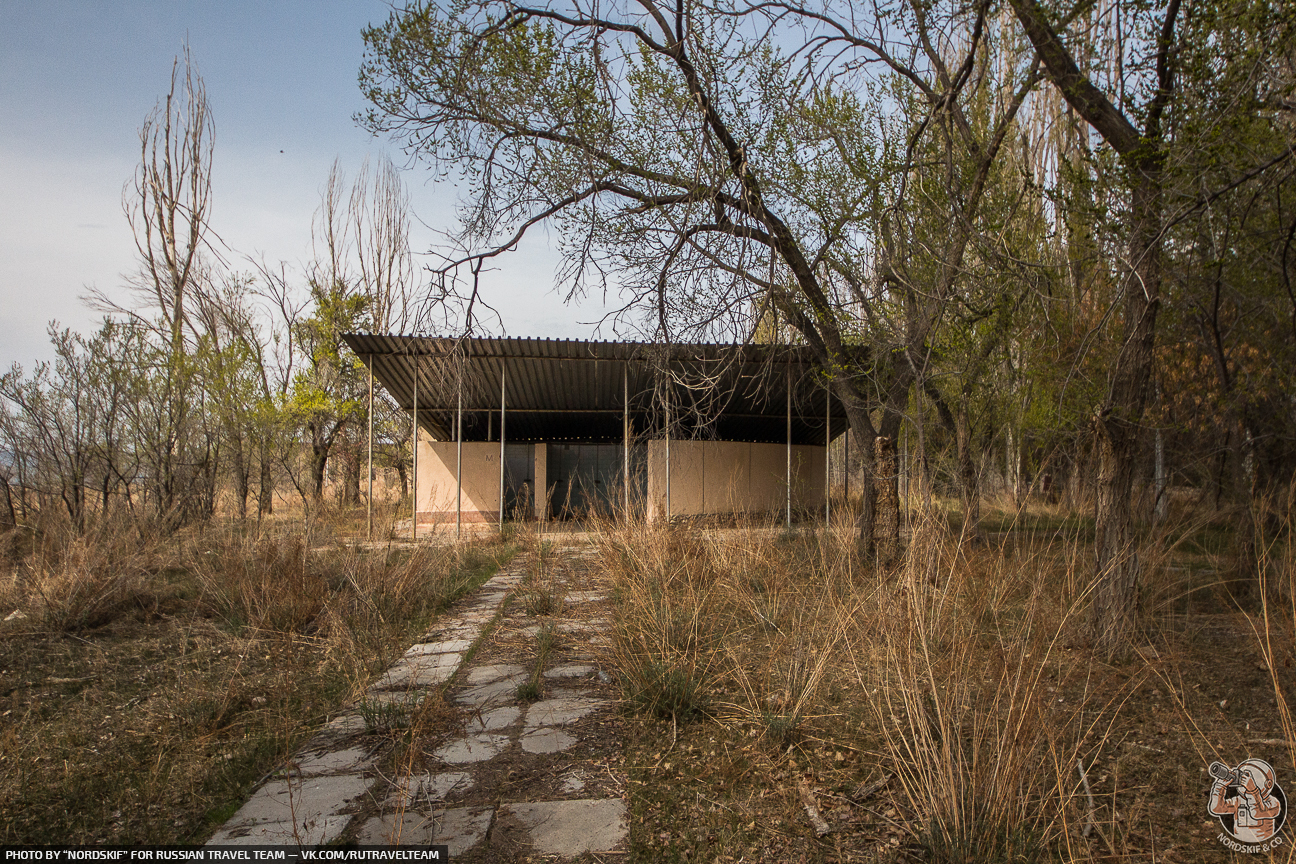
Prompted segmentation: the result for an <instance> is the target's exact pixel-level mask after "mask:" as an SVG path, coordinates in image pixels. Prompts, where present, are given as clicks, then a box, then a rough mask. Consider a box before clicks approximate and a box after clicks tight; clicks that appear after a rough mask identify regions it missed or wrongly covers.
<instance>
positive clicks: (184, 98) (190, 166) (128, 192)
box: [122, 45, 215, 354]
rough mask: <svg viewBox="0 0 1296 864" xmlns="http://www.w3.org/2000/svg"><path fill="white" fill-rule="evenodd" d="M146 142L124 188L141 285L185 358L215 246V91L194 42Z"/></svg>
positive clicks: (177, 65) (174, 70)
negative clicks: (186, 331)
mask: <svg viewBox="0 0 1296 864" xmlns="http://www.w3.org/2000/svg"><path fill="white" fill-rule="evenodd" d="M181 59H183V67H182V65H181ZM139 137H140V164H139V168H138V169H137V170H136V172H135V178H134V179H133V180H132V181H131V182H129V183H127V184H126V187H125V188H124V189H123V190H122V207H123V209H124V210H125V211H126V219H127V221H129V222H130V226H131V230H132V232H133V233H134V235H135V247H136V249H137V250H138V252H139V255H140V262H141V273H140V279H139V284H138V285H137V287H138V289H139V290H140V291H141V292H142V293H144V294H145V295H146V296H147V297H148V298H149V300H150V301H151V302H152V304H155V305H156V307H157V309H158V311H159V312H160V314H161V316H162V321H163V323H164V324H165V325H166V327H167V329H168V331H169V333H170V339H171V348H172V351H173V352H174V353H176V354H180V353H183V340H184V335H183V328H184V325H185V303H186V298H187V295H189V294H190V293H191V292H192V290H193V288H192V286H193V284H194V282H195V280H196V279H197V278H198V277H199V274H200V270H201V254H200V253H201V251H202V248H203V247H204V246H206V245H207V232H208V227H207V218H208V211H209V208H210V204H211V168H212V148H213V144H214V139H215V127H214V125H213V123H212V117H211V112H210V110H209V106H208V103H207V91H206V88H205V87H204V85H203V81H202V77H201V76H200V75H199V74H198V70H197V69H196V68H195V67H194V64H193V60H192V58H191V57H190V55H189V46H188V45H186V46H185V49H184V54H183V58H180V57H177V58H176V59H175V61H174V63H173V64H172V66H171V87H170V89H169V90H168V91H167V95H166V98H165V99H164V100H163V101H162V102H161V103H160V104H158V105H157V106H156V107H155V108H154V109H153V111H152V112H151V113H150V114H149V115H148V117H147V118H146V119H145V120H144V125H143V126H142V127H141V128H140V136H139Z"/></svg>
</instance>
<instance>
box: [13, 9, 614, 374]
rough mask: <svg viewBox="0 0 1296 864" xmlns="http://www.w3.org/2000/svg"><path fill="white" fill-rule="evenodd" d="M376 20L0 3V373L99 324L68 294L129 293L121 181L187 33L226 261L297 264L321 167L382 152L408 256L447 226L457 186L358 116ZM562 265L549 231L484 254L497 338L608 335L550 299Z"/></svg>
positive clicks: (284, 12) (130, 251) (303, 255)
mask: <svg viewBox="0 0 1296 864" xmlns="http://www.w3.org/2000/svg"><path fill="white" fill-rule="evenodd" d="M389 12H390V6H389V5H388V4H387V3H385V2H375V0H349V2H336V0H311V2H298V0H292V2H289V0H273V2H266V0H258V2H243V0H224V2H221V3H211V2H183V0H172V2H163V0H155V2H143V0H137V2H107V0H93V2H92V0H62V2H59V0H46V2H34V0H32V2H29V0H0V371H4V370H7V369H8V368H9V366H10V364H11V363H14V362H18V363H21V364H22V365H23V366H24V367H25V368H30V366H31V364H32V363H33V362H34V361H39V360H48V359H50V358H51V356H52V352H51V350H50V348H49V340H48V335H47V328H48V327H49V325H50V322H51V321H56V322H58V326H60V327H70V328H72V329H73V330H79V331H82V332H89V331H91V330H93V329H95V327H96V325H97V321H98V319H99V318H100V317H101V313H99V312H95V311H94V310H92V309H90V308H88V307H87V306H86V305H85V303H84V302H83V301H82V299H81V298H82V297H84V296H85V295H86V294H87V293H88V291H90V290H91V289H97V290H99V291H102V292H104V293H106V294H108V295H109V296H111V297H113V298H115V299H118V300H119V301H121V302H127V301H128V300H129V298H128V295H127V292H126V290H125V282H126V277H127V275H128V274H130V273H131V272H133V271H134V270H135V269H136V266H137V264H136V260H137V259H136V252H135V247H134V241H133V239H132V237H131V234H130V229H129V226H128V225H127V223H126V218H125V216H124V213H123V210H122V188H123V186H124V185H125V184H126V183H128V182H129V181H130V180H131V178H132V176H133V174H134V172H135V169H136V166H137V165H138V162H139V157H140V152H139V128H140V126H141V125H142V123H143V121H144V119H145V117H146V116H147V115H148V113H149V111H150V110H152V108H153V107H154V105H155V104H157V102H158V100H159V99H161V98H162V97H163V96H164V95H165V93H166V91H167V88H168V86H169V83H170V74H171V66H172V62H173V60H174V59H175V57H176V56H177V55H178V54H179V53H180V52H181V51H182V49H183V46H184V44H185V41H186V40H188V44H189V48H190V53H191V56H192V58H193V60H194V62H195V65H196V66H197V68H198V71H199V72H200V74H201V75H202V77H203V80H204V82H205V84H206V88H207V95H208V101H209V103H210V106H211V113H212V117H213V119H214V122H215V129H216V135H215V154H214V158H213V163H214V164H213V190H212V209H211V220H210V223H211V227H212V229H213V230H214V231H215V232H216V233H217V234H218V235H219V237H220V238H221V239H222V240H223V241H224V243H225V244H226V245H227V246H228V247H229V248H230V249H231V250H233V251H232V252H230V253H228V254H227V256H226V257H227V260H228V261H229V263H230V266H232V267H234V268H235V269H239V270H248V271H250V270H251V267H250V265H249V264H247V263H246V262H247V256H255V257H258V258H260V257H264V259H265V260H267V261H269V262H277V261H286V262H288V264H289V265H292V266H298V267H299V266H300V265H301V264H302V263H303V262H305V261H306V260H307V259H308V257H309V255H310V252H311V248H310V228H311V220H312V216H313V214H314V212H315V211H316V210H317V209H318V207H319V198H320V190H321V188H322V187H323V185H324V182H325V180H326V178H327V176H328V172H329V168H330V166H331V165H332V164H333V162H334V160H338V162H339V164H340V166H341V168H342V170H343V171H344V172H345V173H346V174H347V175H348V176H354V175H355V174H356V173H357V172H358V171H359V169H360V167H361V165H362V163H363V162H364V160H365V158H366V157H369V158H374V159H376V158H380V157H381V156H382V155H384V154H387V155H389V156H390V157H391V158H392V160H393V161H394V162H395V163H396V164H397V165H398V166H400V167H401V168H402V169H403V176H404V178H405V182H406V185H407V187H408V189H409V192H410V197H411V202H412V210H413V216H414V222H415V231H414V234H413V236H412V245H413V248H414V249H415V251H416V252H426V251H427V250H428V249H429V248H430V247H431V246H432V244H433V243H434V242H435V234H434V231H433V229H439V230H445V229H449V228H453V227H454V224H455V221H454V219H455V216H454V204H455V194H456V193H455V190H454V189H453V188H450V187H448V186H447V185H444V184H437V183H434V182H431V180H430V178H431V177H432V172H431V171H429V170H428V169H427V168H426V166H422V165H419V164H417V163H415V164H412V165H411V164H409V160H408V158H407V157H406V156H405V154H403V153H402V152H401V151H400V150H399V149H398V148H397V147H396V146H394V145H393V144H392V143H390V142H389V141H387V140H386V139H383V138H375V137H374V136H372V135H370V134H369V133H368V132H366V131H365V130H364V129H362V128H361V127H360V126H359V125H358V124H357V123H356V122H355V120H354V119H353V118H354V116H355V114H356V113H357V112H358V111H361V110H363V109H364V108H365V107H366V103H365V101H364V99H363V98H362V96H361V93H360V89H359V87H358V85H357V74H358V71H359V68H360V62H361V55H362V47H363V46H362V42H361V37H360V33H361V31H362V30H363V29H364V27H365V26H366V25H368V24H370V23H374V24H377V23H379V22H381V21H383V20H385V19H386V18H387V16H388V14H389ZM420 223H422V224H420ZM419 260H420V263H423V262H426V261H429V260H431V258H428V257H423V258H420V259H419ZM557 263H558V262H557V256H556V255H555V254H554V252H553V251H552V249H551V248H550V245H549V243H548V241H547V240H546V238H545V237H544V235H539V236H537V237H536V238H535V239H533V240H529V241H527V242H526V243H524V244H523V245H522V247H521V248H520V249H519V250H518V251H516V252H514V253H510V254H509V255H507V256H504V257H503V258H501V259H496V261H495V268H496V269H495V271H494V272H492V273H489V274H486V275H484V277H483V283H482V284H483V287H484V295H485V298H486V299H487V301H488V302H490V303H491V304H492V305H494V306H495V307H496V308H498V309H500V310H501V312H502V313H503V327H504V331H505V332H507V334H508V335H511V336H540V337H555V338H557V337H565V338H588V337H591V336H595V335H597V336H599V337H600V338H612V336H613V335H614V334H612V333H611V332H609V331H608V330H607V328H604V329H603V330H602V331H601V332H599V333H597V334H596V333H595V328H594V326H593V324H592V323H582V322H595V321H597V320H598V319H599V318H600V317H601V316H602V315H603V309H602V307H601V306H599V305H598V304H587V305H585V306H583V307H570V306H565V305H563V303H562V301H561V298H560V297H559V296H558V295H556V294H555V293H554V292H553V290H552V289H553V275H554V271H555V268H556V265H557ZM497 329H498V328H497Z"/></svg>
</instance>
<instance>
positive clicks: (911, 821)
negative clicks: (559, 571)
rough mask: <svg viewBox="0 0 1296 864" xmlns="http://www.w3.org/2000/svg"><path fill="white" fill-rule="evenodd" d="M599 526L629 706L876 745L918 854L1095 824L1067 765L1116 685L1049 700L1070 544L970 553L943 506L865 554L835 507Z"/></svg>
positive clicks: (958, 853)
mask: <svg viewBox="0 0 1296 864" xmlns="http://www.w3.org/2000/svg"><path fill="white" fill-rule="evenodd" d="M598 537H599V540H598V542H599V544H600V548H601V551H602V558H603V562H604V565H605V567H606V569H607V570H608V571H609V573H611V574H612V576H613V579H614V584H615V586H616V589H615V590H616V598H617V603H618V606H617V608H618V612H617V619H616V627H615V634H614V640H613V648H612V655H613V662H614V664H615V666H616V668H617V670H618V673H619V676H620V680H621V683H622V687H623V690H624V694H625V697H626V699H627V701H628V702H629V703H630V704H631V705H633V706H636V707H638V708H639V709H641V710H643V711H646V712H648V713H651V714H655V715H657V716H659V717H665V718H669V719H671V720H672V721H674V722H678V721H682V720H684V719H687V718H689V717H697V716H707V717H709V718H711V719H712V720H713V721H714V722H718V723H720V724H721V725H725V726H731V727H741V728H744V729H747V730H748V732H747V733H746V734H748V735H755V736H758V737H759V738H761V739H763V740H765V741H767V742H768V743H769V745H770V746H772V747H774V748H776V749H778V750H789V748H795V747H796V746H797V745H798V742H812V741H813V742H819V743H822V744H825V746H836V745H840V746H843V747H847V748H850V749H853V750H855V751H856V752H865V753H869V752H871V753H876V754H879V760H878V761H880V762H881V763H883V765H884V770H885V771H886V772H887V773H889V774H891V775H893V777H894V779H895V782H893V783H892V784H891V788H892V790H893V796H894V800H895V802H896V804H897V805H898V806H897V810H899V811H900V812H901V813H902V814H903V819H902V821H903V823H904V824H905V825H907V826H908V828H907V830H908V831H909V833H910V842H913V843H915V844H917V845H919V846H921V847H922V848H923V850H924V853H925V855H926V856H927V857H928V858H929V859H930V860H935V861H950V862H955V861H968V862H971V861H1034V860H1048V859H1050V858H1052V857H1054V856H1056V855H1059V854H1061V855H1065V856H1067V857H1071V852H1069V851H1068V850H1069V849H1070V848H1071V846H1072V845H1074V841H1077V840H1078V839H1079V838H1081V836H1082V835H1083V834H1087V833H1088V832H1089V831H1090V830H1092V826H1087V825H1086V823H1087V822H1088V821H1089V820H1090V817H1089V816H1088V809H1089V808H1088V806H1087V801H1086V800H1085V799H1084V792H1083V782H1082V774H1083V765H1084V764H1085V760H1087V759H1090V758H1091V755H1092V753H1093V752H1094V751H1095V750H1096V749H1098V748H1100V747H1101V746H1102V743H1103V736H1104V732H1103V730H1102V729H1099V728H1097V726H1096V724H1097V723H1098V722H1099V719H1100V718H1102V717H1104V716H1108V715H1109V713H1110V708H1111V705H1110V704H1109V703H1110V702H1111V700H1112V698H1113V697H1112V696H1111V695H1107V696H1104V697H1101V698H1099V697H1094V699H1092V700H1089V701H1086V700H1081V701H1080V702H1079V703H1078V704H1077V703H1075V702H1073V701H1070V700H1066V701H1061V702H1060V701H1059V700H1058V698H1057V697H1056V696H1055V693H1057V692H1062V691H1063V690H1065V691H1066V692H1068V693H1070V692H1073V691H1074V687H1072V686H1068V685H1071V684H1073V683H1074V681H1073V679H1074V678H1075V676H1078V675H1083V674H1084V668H1085V663H1084V662H1082V656H1083V652H1082V651H1081V650H1080V648H1079V647H1078V639H1077V634H1078V633H1079V632H1080V631H1081V630H1082V627H1080V626H1078V624H1077V620H1078V619H1079V618H1081V617H1083V615H1084V609H1085V604H1086V599H1087V587H1088V586H1087V583H1086V582H1085V580H1084V579H1083V578H1082V576H1081V575H1080V570H1081V569H1082V567H1083V564H1082V562H1081V561H1080V560H1079V551H1078V546H1077V545H1076V544H1075V543H1074V542H1071V543H1069V544H1068V543H1066V542H1061V541H1059V540H1057V539H1050V540H1046V541H1045V542H1042V543H1039V544H1035V545H1032V544H1024V545H1019V546H1017V547H1015V548H1013V549H1011V550H1007V551H1000V550H995V551H991V550H989V549H979V550H971V549H969V548H967V547H966V546H965V545H964V544H962V543H960V538H959V537H958V536H957V535H956V534H954V533H952V532H951V531H950V529H949V527H948V519H947V518H946V517H945V516H944V515H943V514H941V513H939V512H931V513H926V514H923V513H919V514H915V515H914V516H913V517H912V533H911V536H910V538H909V548H908V554H907V555H906V557H905V558H904V562H903V564H902V565H900V566H899V567H897V568H890V569H877V568H875V567H873V566H871V564H870V562H868V561H865V560H862V559H861V557H860V556H859V554H858V552H857V544H856V533H855V528H854V525H853V524H851V522H850V520H849V518H843V517H842V516H841V515H839V518H838V519H837V520H835V521H834V522H833V523H832V524H831V525H829V526H827V527H824V526H819V527H818V528H802V529H801V530H799V531H796V532H791V533H789V532H786V531H784V530H782V529H780V528H779V527H778V526H776V525H773V524H771V525H769V526H766V527H763V528H747V529H730V530H701V529H696V528H689V527H683V526H678V525H677V526H672V527H663V528H654V527H652V526H644V525H634V524H631V525H626V524H619V525H613V524H607V525H605V526H603V530H602V532H601V533H600V534H599V535H598ZM1116 698H1119V694H1117V696H1116ZM1078 760H1079V764H1080V766H1081V768H1080V769H1079V770H1078V769H1077V762H1078ZM874 767H876V765H875V766H874ZM1072 851H1074V850H1072ZM1076 854H1078V852H1077V853H1076Z"/></svg>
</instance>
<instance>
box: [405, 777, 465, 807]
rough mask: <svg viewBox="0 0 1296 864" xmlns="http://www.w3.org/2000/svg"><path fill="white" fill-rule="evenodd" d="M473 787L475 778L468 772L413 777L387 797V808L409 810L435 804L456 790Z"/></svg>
mask: <svg viewBox="0 0 1296 864" xmlns="http://www.w3.org/2000/svg"><path fill="white" fill-rule="evenodd" d="M472 785H473V777H472V775H471V774H469V773H468V772H467V771H441V772H440V773H437V774H433V773H432V772H431V771H429V772H428V773H427V774H426V775H425V776H424V777H423V778H422V779H421V780H415V778H413V777H411V778H409V782H408V783H407V784H406V785H405V786H403V787H400V786H398V787H397V788H396V790H395V791H394V792H392V794H390V795H388V796H387V806H388V807H393V808H401V807H403V808H407V809H408V808H410V807H413V806H417V805H420V804H424V803H428V802H432V803H435V802H438V801H442V800H444V799H445V797H446V796H447V795H449V794H450V793H451V792H453V791H454V790H456V789H458V790H460V791H463V790H467V789H470V788H472Z"/></svg>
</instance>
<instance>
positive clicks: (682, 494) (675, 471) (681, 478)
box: [670, 441, 712, 516]
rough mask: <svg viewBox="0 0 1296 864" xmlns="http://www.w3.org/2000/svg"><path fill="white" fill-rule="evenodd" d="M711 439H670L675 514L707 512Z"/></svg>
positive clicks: (687, 514)
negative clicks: (708, 458) (708, 464)
mask: <svg viewBox="0 0 1296 864" xmlns="http://www.w3.org/2000/svg"><path fill="white" fill-rule="evenodd" d="M711 445H712V442H710V441H672V442H671V488H670V504H671V515H672V516H696V515H698V514H701V513H706V512H708V511H707V506H706V487H707V456H708V453H709V452H710V449H711Z"/></svg>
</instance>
